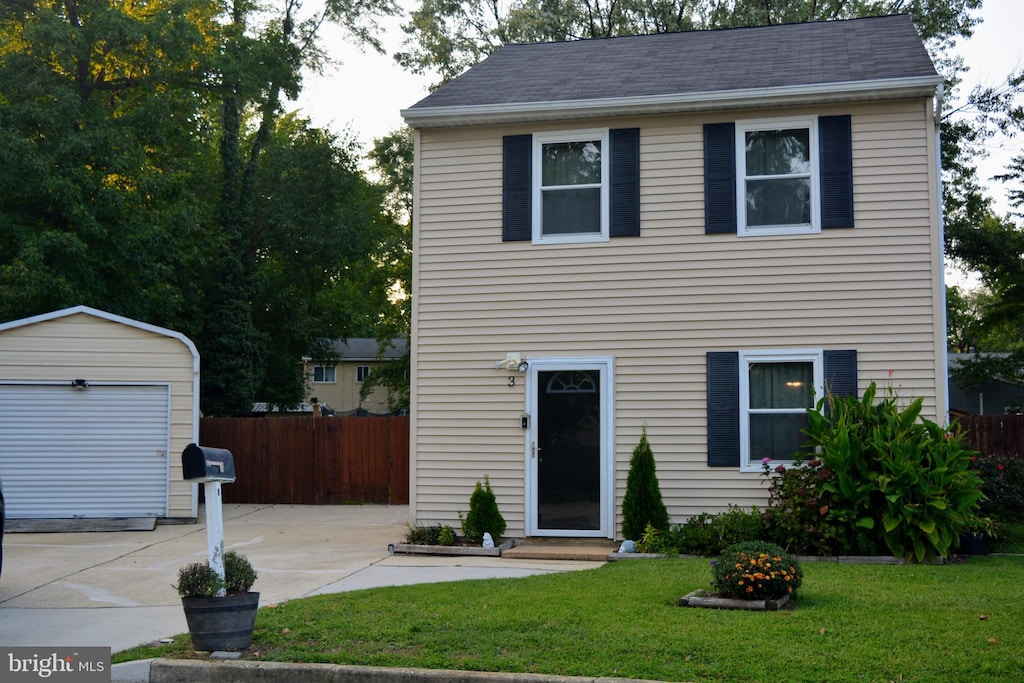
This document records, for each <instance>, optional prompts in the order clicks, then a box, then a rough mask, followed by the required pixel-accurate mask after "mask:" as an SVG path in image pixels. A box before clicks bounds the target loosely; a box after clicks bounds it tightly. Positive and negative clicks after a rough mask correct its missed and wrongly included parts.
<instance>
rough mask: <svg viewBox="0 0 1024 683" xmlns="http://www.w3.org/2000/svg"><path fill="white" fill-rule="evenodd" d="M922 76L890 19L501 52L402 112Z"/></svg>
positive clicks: (920, 51) (925, 64)
mask: <svg viewBox="0 0 1024 683" xmlns="http://www.w3.org/2000/svg"><path fill="white" fill-rule="evenodd" d="M928 78H931V79H933V80H934V81H935V82H938V75H937V73H936V71H935V67H934V65H933V64H932V62H931V59H930V58H929V56H928V53H927V51H926V50H925V48H924V45H923V43H922V42H921V39H920V38H919V36H918V34H917V31H916V29H915V28H914V25H913V23H912V22H911V20H910V18H909V17H907V16H906V15H892V16H883V17H872V18H864V19H850V20H845V21H827V22H815V23H806V24H785V25H779V26H760V27H751V28H738V29H721V30H712V31H688V32H683V33H665V34H657V35H647V36H629V37H620V38H607V39H593V40H580V41H574V42H561V43H538V44H527V45H507V46H505V47H502V48H501V49H499V50H498V51H496V52H495V53H494V54H493V55H491V56H490V57H488V58H487V59H485V60H484V61H483V62H481V63H479V64H477V65H476V66H474V67H473V68H472V69H470V70H468V71H467V72H465V73H464V74H462V75H461V76H459V77H458V78H456V79H455V80H453V81H451V82H450V83H448V84H446V85H444V86H443V87H441V88H439V89H438V90H437V91H436V92H434V93H432V94H430V95H428V96H427V97H425V98H424V99H422V100H420V101H419V102H417V103H416V104H415V105H413V106H412V107H411V108H409V109H407V110H405V111H404V112H403V114H404V115H405V116H406V117H407V119H409V120H410V121H414V120H415V118H416V116H417V115H420V114H428V112H431V111H438V109H439V108H441V109H448V108H474V107H491V108H494V107H500V106H502V105H506V106H508V107H514V106H516V105H534V108H536V105H543V103H563V104H564V103H577V104H579V103H585V102H587V101H591V100H608V99H615V98H647V99H650V98H658V97H663V98H664V97H672V96H687V95H688V96H691V97H692V96H694V95H700V94H708V93H710V94H712V95H713V94H714V93H725V92H730V91H753V90H756V91H760V92H763V91H764V90H765V89H772V88H780V89H785V88H789V89H793V88H803V89H807V88H808V87H813V86H820V85H825V84H840V83H847V84H849V83H857V82H878V81H890V80H894V81H906V80H907V79H928ZM932 87H934V86H932Z"/></svg>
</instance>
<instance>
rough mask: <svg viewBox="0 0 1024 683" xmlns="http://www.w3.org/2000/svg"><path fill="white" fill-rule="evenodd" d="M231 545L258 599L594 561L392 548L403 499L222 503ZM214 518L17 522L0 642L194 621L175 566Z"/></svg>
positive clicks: (45, 641) (113, 639) (400, 529)
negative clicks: (71, 527)
mask: <svg viewBox="0 0 1024 683" xmlns="http://www.w3.org/2000/svg"><path fill="white" fill-rule="evenodd" d="M223 511H224V545H225V547H226V548H228V549H232V548H233V549H236V550H238V551H239V552H241V553H243V554H245V555H246V556H247V557H248V558H249V559H250V561H252V563H253V565H254V566H255V568H256V570H257V571H258V572H259V578H258V579H257V581H256V585H255V586H254V590H258V591H259V592H260V605H261V606H263V605H268V604H273V603H277V602H281V601H285V600H290V599H294V598H299V597H304V596H308V595H315V594H318V593H329V592H337V591H345V590H356V589H361V588H371V587H375V586H383V585H399V584H409V583H424V582H435V581H450V580H459V579H470V578H496V577H515V576H526V575H529V574H537V573H548V572H553V571H571V570H576V569H585V568H591V567H594V566H597V565H596V564H595V563H594V562H565V561H544V560H519V561H516V560H508V559H506V558H484V557H431V556H428V557H423V556H418V557H417V556H394V557H392V556H390V555H389V553H388V544H390V543H396V542H401V541H402V540H403V539H404V538H405V531H406V522H407V520H408V515H409V510H408V508H407V507H405V506H378V505H361V506H293V505H236V504H225V505H224V507H223ZM206 553H207V550H206V526H205V524H204V523H203V520H202V518H200V520H199V523H197V524H168V525H158V526H157V527H156V528H155V529H154V530H153V531H119V532H98V533H18V534H9V535H7V536H6V537H5V539H4V567H3V576H2V577H0V644H2V645H7V646H15V645H27V646H44V645H45V646H99V647H110V648H111V649H112V651H114V652H117V651H119V650H124V649H127V648H129V647H134V646H136V645H141V644H144V643H149V642H154V641H158V640H160V639H161V638H166V637H169V636H173V635H175V634H178V633H184V632H185V631H187V630H188V629H187V626H186V624H185V616H184V613H183V612H182V608H181V601H180V599H179V598H178V595H177V593H176V592H175V591H174V588H173V584H174V582H175V580H176V579H177V573H178V569H179V568H181V567H182V566H184V565H186V564H188V563H190V562H201V561H205V559H206Z"/></svg>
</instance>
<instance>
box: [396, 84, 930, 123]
mask: <svg viewBox="0 0 1024 683" xmlns="http://www.w3.org/2000/svg"><path fill="white" fill-rule="evenodd" d="M941 83H942V79H941V77H939V76H915V77H912V78H894V79H886V80H872V81H847V82H843V83H819V84H809V85H794V86H785V87H779V88H745V89H741V90H724V91H719V92H696V93H672V94H667V95H642V96H638V97H603V98H596V99H587V100H549V101H544V102H513V103H502V104H482V105H467V106H442V107H422V108H417V107H415V106H414V107H410V108H408V109H403V110H402V111H401V114H402V117H403V118H404V119H405V122H406V123H407V124H409V125H410V126H412V127H413V128H436V127H441V126H456V125H474V124H488V123H509V122H513V121H544V120H553V119H566V118H585V117H599V116H624V115H630V114H659V113H675V112H689V111H703V110H710V109H737V108H743V107H769V106H784V105H797V104H812V103H822V102H841V101H854V100H875V99H893V98H897V97H921V96H930V95H934V94H935V90H936V88H937V87H939V86H940V85H941Z"/></svg>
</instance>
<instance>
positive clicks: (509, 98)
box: [403, 16, 947, 538]
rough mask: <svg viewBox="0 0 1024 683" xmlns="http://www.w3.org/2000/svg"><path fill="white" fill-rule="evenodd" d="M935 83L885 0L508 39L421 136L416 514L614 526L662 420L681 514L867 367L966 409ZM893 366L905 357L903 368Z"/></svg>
mask: <svg viewBox="0 0 1024 683" xmlns="http://www.w3.org/2000/svg"><path fill="white" fill-rule="evenodd" d="M941 87H942V78H941V77H940V76H939V75H938V74H937V73H936V71H935V68H934V66H933V65H932V63H931V61H930V59H929V57H928V54H927V52H926V51H925V49H924V46H923V44H922V42H921V40H920V39H919V37H918V35H917V32H916V31H915V29H914V26H913V24H912V23H911V21H910V19H909V18H908V17H906V16H888V17H877V18H870V19H857V20H850V21H836V22H824V23H812V24H799V25H783V26H770V27H759V28H742V29H732V30H719V31H700V32H689V33H673V34H663V35H652V36H639V37H623V38H612V39H606V40H585V41H578V42H564V43H550V44H537V45H510V46H506V47H503V48H501V49H500V50H498V51H497V52H495V53H494V54H493V55H491V56H490V57H489V58H488V59H486V60H485V61H483V62H482V63H480V64H479V65H477V66H475V67H473V68H472V69H470V70H469V71H468V72H466V73H465V74H463V75H462V76H460V77H459V78H457V79H455V80H454V81H452V82H451V83H449V84H447V85H445V86H444V87H441V88H439V89H438V90H437V91H436V92H434V93H433V94H431V95H429V96H428V97H426V98H424V99H423V100H421V101H420V102H418V103H417V104H415V105H414V106H412V107H411V108H409V109H406V110H404V111H403V116H404V117H405V120H406V122H407V123H408V124H409V125H411V126H412V127H413V128H414V129H415V132H416V138H415V145H416V147H415V158H416V173H415V189H414V196H415V208H414V220H413V224H414V225H415V226H416V230H415V233H414V249H413V318H412V323H413V325H412V329H413V338H412V345H413V346H412V378H411V381H412V388H411V390H412V407H411V413H412V420H411V439H412V441H411V443H412V446H411V456H410V457H411V462H410V466H411V475H410V480H411V481H410V484H411V495H410V505H411V517H412V520H411V521H412V522H413V523H415V524H433V523H438V522H443V523H453V524H457V523H458V515H459V513H460V512H465V511H466V509H467V506H468V500H469V496H470V494H471V493H472V490H473V486H474V483H475V482H476V481H478V480H482V479H483V478H484V476H489V477H490V482H491V484H492V486H493V488H494V490H495V493H496V495H497V500H498V504H499V506H500V509H501V512H502V514H503V515H504V517H505V519H506V521H507V523H508V530H507V534H508V535H510V536H578V537H583V536H594V537H605V538H614V537H615V536H616V534H617V533H619V529H620V528H621V503H622V498H623V495H624V491H625V483H626V476H627V473H628V469H629V460H630V455H631V453H632V450H633V448H634V447H635V446H636V444H637V443H638V441H639V439H640V434H641V431H642V430H643V429H644V428H645V427H646V429H647V434H648V438H649V440H650V443H651V446H652V448H653V451H654V455H655V458H656V460H657V474H658V478H659V481H660V485H661V491H662V495H663V497H664V499H665V502H666V504H667V506H668V509H669V512H670V514H671V516H672V519H673V521H675V522H681V521H683V520H684V519H685V518H687V517H688V516H691V515H694V514H697V513H700V512H702V511H710V512H717V511H722V510H725V509H726V507H727V505H729V504H730V503H732V504H736V505H740V506H744V507H749V506H750V505H754V504H757V505H762V506H763V505H764V504H765V503H766V502H767V487H766V485H765V483H764V481H763V479H762V477H761V472H762V462H761V461H762V458H766V457H770V458H772V459H773V461H776V462H777V461H780V460H785V459H786V458H787V457H788V456H789V455H790V454H791V453H792V452H793V450H794V449H796V448H797V447H798V446H800V445H801V443H802V440H803V439H802V436H801V434H800V428H801V426H802V425H803V424H804V423H805V420H806V416H805V409H806V408H808V407H811V406H812V405H813V404H814V402H815V400H816V399H817V398H820V397H821V396H822V395H823V393H824V392H825V390H826V388H829V389H830V390H831V391H833V392H837V393H848V392H858V393H859V392H862V391H863V390H864V388H865V387H866V386H867V385H868V384H869V383H870V382H873V381H874V382H877V383H878V384H879V385H886V384H887V383H888V382H889V381H890V379H889V378H890V377H892V380H891V381H892V382H893V384H894V385H895V386H898V388H899V390H900V392H901V395H902V396H904V397H911V396H922V397H923V398H924V414H925V415H926V416H927V417H930V418H933V419H936V418H937V419H940V420H942V419H944V417H945V415H946V403H947V399H946V361H945V329H944V323H943V306H944V303H943V291H944V290H943V273H942V267H941V257H942V248H943V244H942V233H941V224H940V194H941V193H940V187H939V164H938V133H937V123H936V120H937V116H938V113H937V112H938V111H939V110H940V108H941V101H940V100H941V92H942V91H941ZM890 373H891V374H890Z"/></svg>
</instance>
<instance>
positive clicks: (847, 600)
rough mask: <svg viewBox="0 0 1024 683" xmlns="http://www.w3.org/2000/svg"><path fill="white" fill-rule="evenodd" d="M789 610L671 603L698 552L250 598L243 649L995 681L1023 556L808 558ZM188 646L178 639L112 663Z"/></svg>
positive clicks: (310, 656) (1022, 575) (290, 658)
mask: <svg viewBox="0 0 1024 683" xmlns="http://www.w3.org/2000/svg"><path fill="white" fill-rule="evenodd" d="M804 573H805V581H804V586H803V588H801V590H800V595H799V599H798V601H797V607H796V609H795V610H792V611H780V612H761V613H758V612H736V611H718V610H704V609H693V608H679V607H676V606H675V604H676V600H677V599H678V598H679V597H680V596H682V595H684V594H686V593H688V592H690V591H691V590H693V589H695V588H701V587H705V586H707V585H708V583H709V581H710V576H711V573H710V569H709V567H708V563H707V561H705V560H696V559H672V560H630V561H623V562H615V563H611V564H608V565H606V566H603V567H601V568H599V569H594V570H587V571H582V572H568V573H564V574H552V575H543V576H533V577H527V578H522V579H490V580H482V581H462V582H454V583H443V584H425V585H418V586H398V587H390V588H379V589H371V590H364V591H356V592H351V593H337V594H331V595H322V596H316V597H312V598H304V599H300V600H294V601H291V602H288V603H285V604H282V605H279V606H276V607H267V608H264V609H261V610H260V612H259V615H258V618H257V623H256V633H255V636H254V640H253V646H252V649H251V651H250V652H249V653H248V654H247V656H246V657H247V658H248V659H258V660H273V661H287V662H331V663H337V664H361V665H371V666H401V667H423V668H432V669H468V670H481V671H508V672H534V673H546V674H558V675H572V676H594V677H598V676H618V677H628V678H642V679H655V680H663V681H680V680H687V681H822V680H828V681H897V680H898V681H935V680H943V681H947V680H968V679H969V680H971V681H986V680H989V681H1005V680H1015V679H1017V678H1019V676H1020V672H1021V661H1022V657H1024V592H1022V591H1021V585H1022V584H1024V558H1021V557H985V558H975V559H972V560H971V561H970V562H968V563H964V564H953V565H850V564H842V565H840V564H835V563H818V562H809V563H805V565H804ZM152 656H165V657H166V656H190V653H189V649H188V637H187V635H185V636H180V637H179V638H177V639H176V640H175V642H174V643H173V644H172V645H170V646H167V647H164V648H140V649H136V650H130V651H127V652H124V653H119V654H118V655H116V656H115V661H124V660H128V659H137V658H141V657H152Z"/></svg>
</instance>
